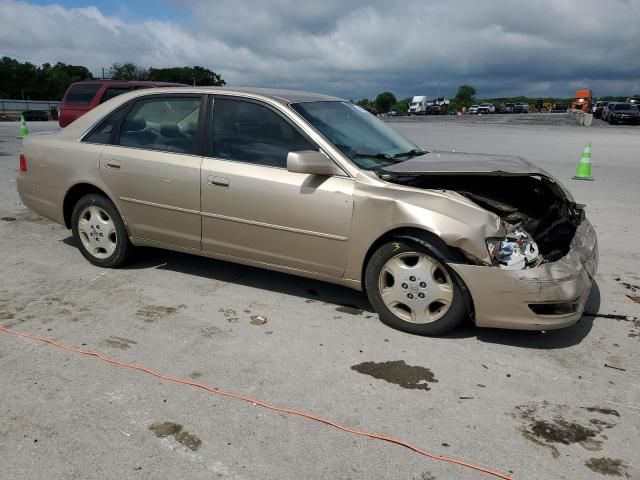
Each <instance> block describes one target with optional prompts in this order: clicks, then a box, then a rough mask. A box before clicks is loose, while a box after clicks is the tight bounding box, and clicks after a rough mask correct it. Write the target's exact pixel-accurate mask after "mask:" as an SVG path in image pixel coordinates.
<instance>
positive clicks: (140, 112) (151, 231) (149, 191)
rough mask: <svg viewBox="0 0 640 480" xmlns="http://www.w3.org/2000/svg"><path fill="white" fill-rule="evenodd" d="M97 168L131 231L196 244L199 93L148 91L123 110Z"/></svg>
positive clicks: (196, 246)
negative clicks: (156, 93) (116, 200)
mask: <svg viewBox="0 0 640 480" xmlns="http://www.w3.org/2000/svg"><path fill="white" fill-rule="evenodd" d="M123 115H124V119H123V120H122V121H121V122H120V123H119V126H118V131H117V132H114V134H113V135H114V136H113V139H112V144H111V145H109V146H107V147H106V148H105V149H104V150H103V152H102V155H101V157H100V174H101V176H102V179H103V181H104V182H105V183H106V185H107V186H108V188H109V190H110V191H111V193H112V194H113V195H114V196H115V197H116V198H117V199H118V202H119V205H120V207H121V209H122V212H123V214H124V216H125V219H126V222H127V225H128V227H129V230H130V233H131V235H132V236H133V237H135V238H140V239H145V240H150V241H153V242H157V243H159V244H170V245H177V246H180V247H185V248H191V249H196V250H200V236H201V222H200V166H201V163H202V133H201V126H202V122H203V116H204V108H203V97H202V96H201V95H174V94H171V95H166V94H162V95H149V96H145V97H141V98H140V99H138V100H137V101H135V103H134V104H133V105H132V106H131V107H130V108H129V110H128V111H127V112H126V113H124V114H123Z"/></svg>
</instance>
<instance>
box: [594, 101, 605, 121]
mask: <svg viewBox="0 0 640 480" xmlns="http://www.w3.org/2000/svg"><path fill="white" fill-rule="evenodd" d="M606 104H607V102H596V103H595V104H594V105H593V108H592V113H593V116H594V117H595V118H600V117H602V110H604V107H605V105H606Z"/></svg>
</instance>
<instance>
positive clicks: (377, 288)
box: [18, 87, 598, 335]
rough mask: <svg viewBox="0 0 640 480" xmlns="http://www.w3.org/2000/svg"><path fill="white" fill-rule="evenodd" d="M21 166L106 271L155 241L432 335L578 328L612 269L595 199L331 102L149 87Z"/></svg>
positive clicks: (26, 186) (34, 200)
mask: <svg viewBox="0 0 640 480" xmlns="http://www.w3.org/2000/svg"><path fill="white" fill-rule="evenodd" d="M20 167H21V170H22V171H21V174H20V176H19V179H18V189H19V192H20V196H21V198H22V201H23V202H24V204H25V205H27V206H28V207H29V208H31V209H32V210H34V211H35V212H37V213H39V214H40V215H43V216H45V217H47V218H49V219H51V220H53V221H55V222H59V223H61V224H64V225H66V226H67V227H68V228H70V229H72V231H73V235H74V237H75V238H76V240H77V243H78V246H79V249H80V252H81V253H82V254H83V255H84V257H85V258H86V259H87V260H89V261H90V262H91V263H93V264H94V265H98V266H102V267H105V268H114V267H118V266H121V265H123V264H124V263H125V262H126V261H127V259H128V258H129V257H130V253H131V252H132V250H133V248H134V246H138V245H144V246H154V247H162V248H167V249H171V250H178V251H183V252H190V253H194V254H197V255H203V256H207V257H212V258H218V259H224V260H228V261H232V262H238V263H242V264H247V265H252V266H256V267H261V268H268V269H272V270H278V271H282V272H287V273H291V274H295V275H300V276H303V277H309V278H315V279H321V280H325V281H327V282H332V283H337V284H341V285H346V286H348V287H351V288H354V289H358V290H364V291H365V292H366V294H367V295H368V297H369V300H370V301H371V304H372V305H373V307H374V308H375V309H376V311H377V312H378V314H379V316H380V319H381V320H382V321H383V322H385V323H386V324H388V325H390V326H392V327H394V328H398V329H401V330H404V331H407V332H412V333H417V334H423V335H438V334H442V333H445V332H447V331H449V330H451V329H452V328H454V327H455V326H457V325H458V324H459V323H460V322H461V321H462V320H463V319H464V318H465V317H471V318H472V319H473V320H474V321H475V323H476V325H478V326H481V327H499V328H515V329H531V330H547V329H553V328H560V327H563V326H567V325H570V324H572V323H574V322H576V321H577V320H578V319H579V318H580V316H581V314H582V311H583V309H584V305H585V300H586V298H587V296H588V294H589V291H590V288H591V283H592V279H593V276H594V274H595V271H596V268H597V263H598V254H597V243H596V236H595V232H594V230H593V228H592V227H591V225H590V224H589V222H588V220H587V219H586V218H585V214H584V208H583V206H582V205H577V204H576V203H575V201H574V200H573V198H572V196H571V194H570V193H568V192H567V191H566V190H565V189H564V188H563V187H562V186H561V185H560V184H559V183H558V182H557V181H556V180H555V179H554V178H553V177H552V176H551V175H549V174H548V173H547V172H545V171H543V170H541V169H539V168H537V167H535V166H534V165H531V164H530V163H528V162H526V161H525V160H523V159H521V158H519V157H509V156H495V155H476V154H462V153H454V152H427V151H424V150H422V149H421V148H420V147H418V146H417V145H415V144H414V143H412V142H411V141H409V140H407V139H406V138H404V137H403V136H401V135H400V134H398V133H397V132H395V131H394V130H393V129H391V128H390V127H389V126H388V125H387V124H385V123H384V122H383V121H381V120H379V119H378V118H376V117H375V116H374V115H372V114H370V113H369V112H367V111H365V110H363V109H361V108H360V107H358V106H356V105H353V104H351V103H349V102H347V101H344V100H342V99H339V98H334V97H329V96H325V95H318V94H312V93H303V92H293V91H283V90H268V89H227V88H196V87H194V88H163V89H160V88H159V89H153V90H152V91H151V90H138V91H135V92H131V93H127V94H124V95H121V96H118V97H116V98H113V99H111V100H109V101H107V102H105V103H104V104H102V105H100V106H99V107H97V108H95V109H94V110H91V111H90V112H88V113H86V114H85V115H84V116H82V117H80V118H79V119H77V120H76V121H74V122H73V123H71V124H70V125H69V126H68V127H66V128H65V129H63V130H60V131H58V132H56V133H53V134H50V135H33V136H29V137H27V138H26V139H25V140H24V145H23V153H22V155H21V159H20ZM212 268H214V267H212Z"/></svg>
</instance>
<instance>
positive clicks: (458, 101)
mask: <svg viewBox="0 0 640 480" xmlns="http://www.w3.org/2000/svg"><path fill="white" fill-rule="evenodd" d="M453 103H454V105H455V107H456V108H461V107H468V106H470V105H473V104H474V103H476V89H475V88H474V87H472V86H471V85H460V87H459V88H458V93H456V96H455V97H453Z"/></svg>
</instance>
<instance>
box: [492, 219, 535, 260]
mask: <svg viewBox="0 0 640 480" xmlns="http://www.w3.org/2000/svg"><path fill="white" fill-rule="evenodd" d="M487 249H488V250H489V256H490V257H491V261H492V262H493V264H494V265H495V266H497V267H500V268H502V269H505V270H522V269H523V268H526V267H535V266H538V265H539V264H540V261H541V260H542V258H541V257H540V252H539V251H538V245H537V244H536V242H535V240H534V239H533V238H532V237H531V235H529V234H528V233H527V232H526V231H525V230H523V229H522V228H514V229H512V230H510V231H509V232H507V236H506V237H505V238H488V239H487Z"/></svg>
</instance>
